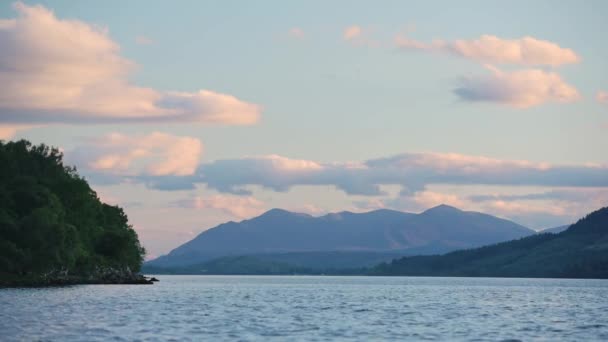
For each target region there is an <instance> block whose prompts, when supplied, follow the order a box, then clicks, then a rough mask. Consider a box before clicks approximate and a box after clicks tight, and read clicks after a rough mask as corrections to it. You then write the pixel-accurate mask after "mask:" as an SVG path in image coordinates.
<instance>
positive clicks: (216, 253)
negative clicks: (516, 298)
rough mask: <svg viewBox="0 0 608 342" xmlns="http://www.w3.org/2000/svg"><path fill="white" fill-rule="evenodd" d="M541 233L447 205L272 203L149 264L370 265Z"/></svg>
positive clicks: (152, 267)
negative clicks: (312, 207) (341, 207)
mask: <svg viewBox="0 0 608 342" xmlns="http://www.w3.org/2000/svg"><path fill="white" fill-rule="evenodd" d="M535 233H536V232H535V231H533V230H531V229H528V228H526V227H524V226H521V225H519V224H516V223H514V222H511V221H508V220H505V219H501V218H497V217H494V216H491V215H487V214H482V213H478V212H470V211H462V210H459V209H457V208H454V207H451V206H447V205H440V206H437V207H434V208H431V209H428V210H426V211H424V212H422V213H419V214H413V213H406V212H400V211H394V210H386V209H382V210H375V211H370V212H366V213H352V212H346V211H345V212H339V213H331V214H327V215H324V216H320V217H314V216H311V215H308V214H300V213H293V212H289V211H286V210H281V209H272V210H270V211H267V212H266V213H264V214H262V215H260V216H258V217H255V218H252V219H249V220H244V221H241V222H227V223H224V224H220V225H218V226H216V227H214V228H211V229H208V230H205V231H203V232H202V233H200V234H199V235H198V236H197V237H196V238H194V239H193V240H191V241H189V242H187V243H185V244H183V245H181V246H179V247H177V248H176V249H174V250H172V251H171V252H170V253H169V254H168V255H165V256H161V257H159V258H157V259H155V260H152V261H149V262H148V263H146V265H145V268H144V269H145V270H147V271H148V272H150V270H156V271H157V270H159V269H170V268H174V269H175V268H181V269H184V268H190V269H191V270H192V269H193V267H194V269H209V268H213V267H216V266H217V264H218V262H215V263H212V264H209V262H211V261H213V260H216V261H217V260H219V259H221V258H228V259H224V261H227V260H230V261H232V262H233V261H234V260H239V261H240V262H242V261H243V260H244V259H242V258H241V259H235V257H244V256H248V257H254V258H255V260H256V262H257V261H260V260H262V261H265V262H269V263H273V264H274V265H291V266H294V267H300V268H307V269H340V268H357V267H369V266H373V265H376V264H378V263H380V262H383V261H390V260H392V259H395V258H398V257H401V256H406V255H429V254H438V253H446V252H449V251H454V250H458V249H467V248H474V247H479V246H484V245H488V244H495V243H498V242H503V241H508V240H513V239H519V238H522V237H525V236H529V235H533V234H535ZM247 260H248V262H250V263H251V261H252V260H253V259H247ZM222 262H223V261H222ZM222 262H220V264H223V265H225V264H226V263H225V262H224V263H222ZM210 265H214V266H213V267H211V266H210Z"/></svg>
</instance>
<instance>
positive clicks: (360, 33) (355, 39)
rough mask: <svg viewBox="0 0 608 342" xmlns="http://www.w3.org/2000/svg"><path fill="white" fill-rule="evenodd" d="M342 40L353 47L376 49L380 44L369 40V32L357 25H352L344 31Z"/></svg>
mask: <svg viewBox="0 0 608 342" xmlns="http://www.w3.org/2000/svg"><path fill="white" fill-rule="evenodd" d="M342 38H343V39H344V40H345V41H346V42H349V43H351V44H353V45H358V46H368V47H376V46H379V45H380V42H377V41H376V40H374V39H372V38H371V32H370V30H369V29H367V28H363V27H361V26H358V25H352V26H349V27H347V28H345V29H344V31H343V32H342Z"/></svg>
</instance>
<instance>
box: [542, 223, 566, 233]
mask: <svg viewBox="0 0 608 342" xmlns="http://www.w3.org/2000/svg"><path fill="white" fill-rule="evenodd" d="M568 227H570V225H569V224H567V225H564V226H559V227H553V228H547V229H543V230H541V231H540V232H539V233H540V234H543V233H553V234H558V233H561V232H563V231H564V230H566V229H568Z"/></svg>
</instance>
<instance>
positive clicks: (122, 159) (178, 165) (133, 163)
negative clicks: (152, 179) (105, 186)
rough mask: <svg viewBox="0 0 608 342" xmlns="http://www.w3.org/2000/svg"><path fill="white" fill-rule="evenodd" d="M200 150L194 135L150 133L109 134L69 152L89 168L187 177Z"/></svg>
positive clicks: (195, 166) (193, 170)
mask: <svg viewBox="0 0 608 342" xmlns="http://www.w3.org/2000/svg"><path fill="white" fill-rule="evenodd" d="M202 152H203V145H202V143H201V142H200V141H199V140H198V139H196V138H192V137H182V136H174V135H170V134H166V133H161V132H153V133H150V134H146V135H142V134H135V135H126V134H121V133H110V134H108V135H106V136H104V137H103V138H101V139H95V140H90V141H88V142H87V143H85V144H83V145H81V146H80V147H78V148H77V149H75V150H73V151H71V152H70V153H69V155H70V158H71V159H72V160H75V161H77V162H78V164H81V165H86V166H87V168H89V169H91V170H98V171H105V172H109V173H112V174H118V175H132V174H141V173H144V174H148V175H153V176H165V175H174V176H187V175H192V174H194V172H195V171H196V168H197V166H198V164H199V161H200V157H201V154H202Z"/></svg>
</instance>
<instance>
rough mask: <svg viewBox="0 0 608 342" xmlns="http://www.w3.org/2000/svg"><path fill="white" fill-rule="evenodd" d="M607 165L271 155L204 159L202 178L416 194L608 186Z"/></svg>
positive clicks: (225, 183)
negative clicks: (438, 189) (456, 187)
mask: <svg viewBox="0 0 608 342" xmlns="http://www.w3.org/2000/svg"><path fill="white" fill-rule="evenodd" d="M607 171H608V166H606V165H551V164H548V163H537V162H530V161H518V160H500V159H493V158H487V157H480V156H468V155H461V154H445V153H405V154H401V155H397V156H393V157H388V158H379V159H372V160H367V161H364V162H346V163H319V162H315V161H307V160H292V159H288V158H286V157H280V156H266V157H249V158H242V159H225V160H216V161H214V162H211V163H207V164H202V165H201V166H200V167H199V169H198V171H197V177H198V179H197V180H196V182H200V183H205V184H207V186H208V187H210V188H212V189H215V190H218V191H220V192H226V193H233V194H250V192H249V191H248V190H247V189H246V187H247V186H250V185H259V186H262V187H265V188H268V189H272V190H275V191H280V192H284V191H288V190H289V189H290V188H291V187H293V186H298V185H329V186H334V187H336V188H337V189H340V190H343V191H344V192H346V193H347V194H349V195H364V196H381V195H384V193H383V192H382V191H381V189H380V186H381V185H399V186H401V187H402V194H414V193H416V192H419V191H422V190H424V188H425V187H426V186H427V185H429V184H461V185H466V184H484V185H538V186H550V187H566V186H572V187H608V172H607Z"/></svg>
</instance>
